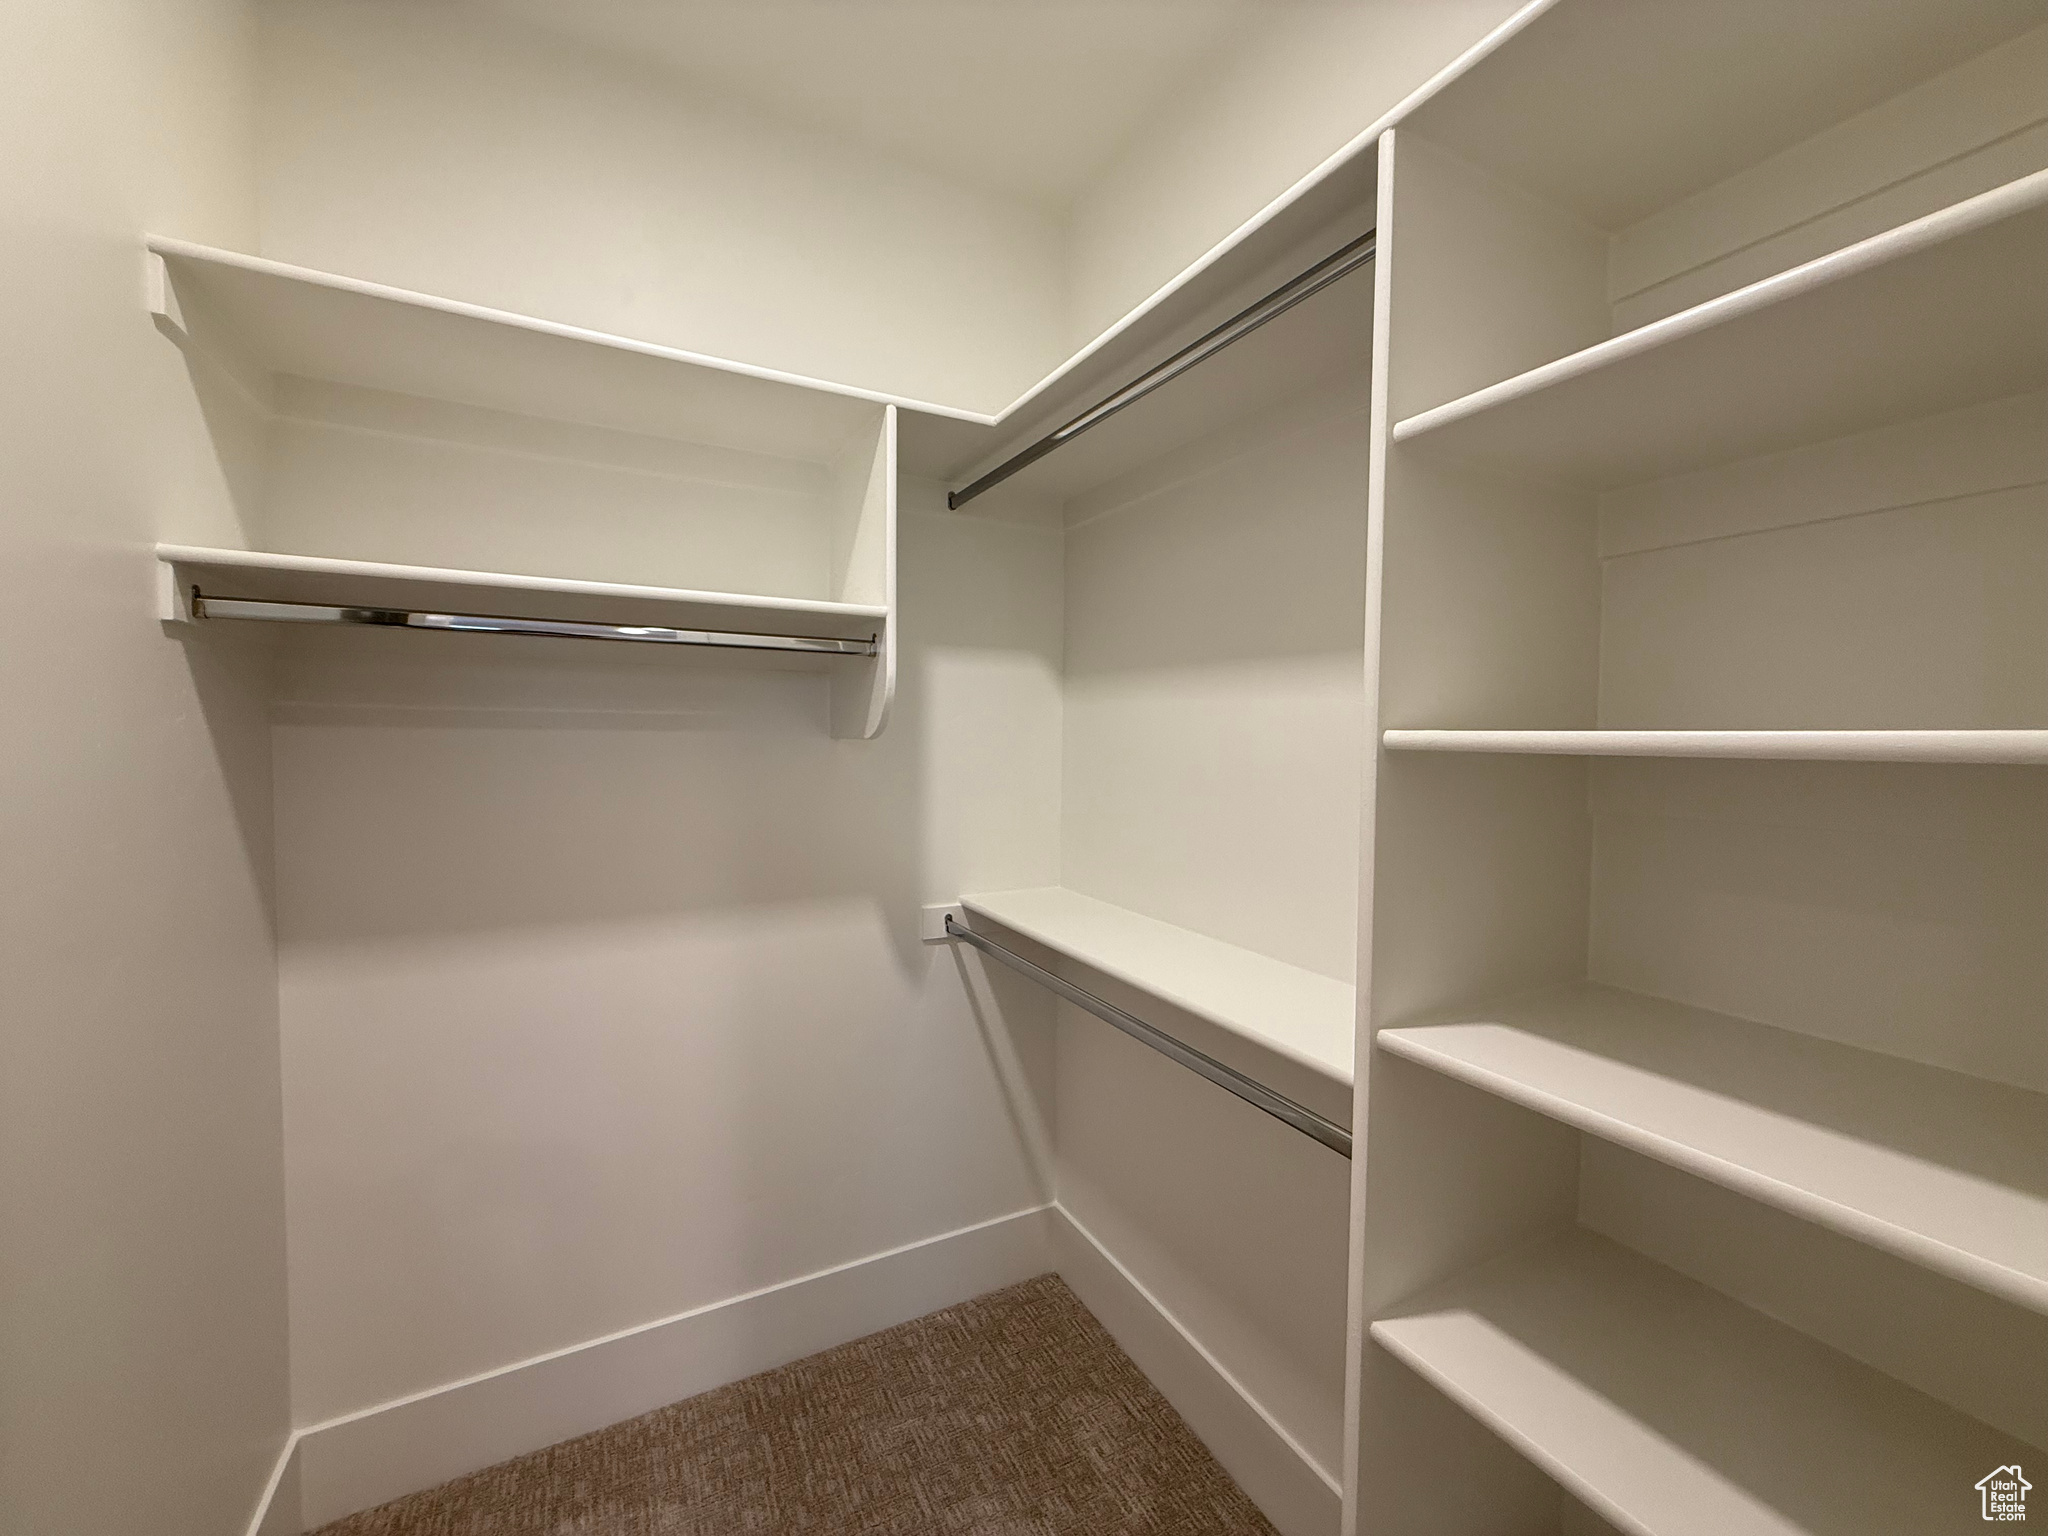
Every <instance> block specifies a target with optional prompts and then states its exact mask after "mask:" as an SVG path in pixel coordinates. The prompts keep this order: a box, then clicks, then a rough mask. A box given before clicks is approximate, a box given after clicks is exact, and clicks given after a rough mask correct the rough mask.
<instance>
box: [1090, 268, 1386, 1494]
mask: <svg viewBox="0 0 2048 1536" xmlns="http://www.w3.org/2000/svg"><path fill="white" fill-rule="evenodd" d="M1367 299H1369V295H1367V294H1363V293H1360V294H1356V295H1350V296H1347V297H1346V298H1344V299H1342V300H1338V299H1334V298H1333V300H1332V301H1331V302H1363V301H1365V300H1367ZM1361 361H1362V360H1361ZM1365 451H1366V416H1365V397H1364V393H1363V391H1362V389H1360V388H1359V387H1358V383H1357V381H1355V380H1354V381H1352V383H1350V384H1349V385H1344V384H1340V385H1337V386H1334V387H1327V388H1324V389H1319V390H1317V391H1316V392H1314V393H1313V394H1312V395H1311V396H1309V397H1307V398H1305V399H1300V400H1296V401H1292V402H1285V403H1283V404H1282V405H1280V406H1278V407H1276V408H1275V409H1273V410H1272V411H1270V412H1269V413H1267V414H1266V415H1265V416H1264V417H1263V418H1261V419H1260V420H1258V421H1256V422H1252V423H1247V424H1246V426H1245V427H1244V428H1242V429H1240V432H1239V434H1238V435H1237V437H1236V438H1235V439H1233V440H1231V441H1230V442H1229V443H1228V444H1227V445H1225V446H1221V447H1219V446H1218V445H1216V444H1204V445H1200V446H1198V447H1197V448H1195V449H1191V450H1187V451H1184V452H1183V453H1182V454H1180V455H1178V456H1176V457H1174V458H1172V459H1170V460H1169V461H1167V462H1166V463H1164V464H1161V465H1156V466H1153V467H1151V468H1150V469H1148V471H1147V472H1146V474H1145V475H1144V476H1143V477H1141V480H1140V482H1138V483H1140V484H1141V485H1142V489H1141V490H1138V491H1137V493H1136V494H1132V495H1129V496H1122V497H1119V496H1115V495H1105V496H1097V497H1091V498H1086V499H1085V502H1086V509H1085V515H1084V518H1083V520H1081V521H1077V522H1076V523H1075V524H1074V525H1073V526H1072V527H1070V528H1069V530H1068V533H1067V571H1066V583H1067V584H1066V597H1067V630H1066V667H1067V678H1066V683H1067V691H1066V707H1067V714H1066V751H1065V754H1064V770H1065V778H1064V784H1063V789H1062V801H1063V807H1062V821H1061V826H1062V854H1061V864H1062V870H1063V880H1064V883H1065V884H1066V885H1068V886H1070V887H1071V888H1073V889H1075V890H1078V891H1082V892H1084V893H1086V894H1088V895H1091V896H1095V897H1099V898H1101V899H1103V900H1106V901H1111V902H1115V903H1117V904H1119V905H1121V906H1126V907H1130V908H1132V909H1133V910H1136V911H1140V912H1144V913H1146V914H1147V915H1149V916H1152V917H1156V918H1161V919H1163V920H1165V921H1168V922H1172V923H1176V924H1179V925H1181V926H1184V927H1188V928H1192V929H1195V930H1197V931H1198V932H1202V933H1207V934H1209V935H1211V936H1212V937H1215V938H1219V939H1223V940H1225V941H1227V942H1229V943H1233V944H1240V945H1244V946H1245V947H1247V948H1250V949H1254V950H1258V951H1260V952H1262V953H1265V954H1269V955H1273V956H1276V957H1278V958H1280V959H1283V960H1287V961H1290V962H1292V963H1293V964H1296V965H1301V966H1306V967H1308V968H1310V969H1313V970H1317V971H1320V972H1322V973H1323V974H1325V975H1329V976H1334V977H1338V978H1340V979H1342V980H1345V981H1349V980H1350V979H1351V965H1352V944H1353V942H1354V928H1355V913H1356V890H1357V846H1358V835H1357V833H1358V829H1357V807H1358V795H1357V785H1358V776H1359V764H1360V754H1361V751H1362V738H1361V735H1360V724H1361V717H1362V713H1363V707H1364V705H1363V687H1364V675H1363V665H1364V663H1363V655H1364V632H1365V613H1364V593H1365V553H1364V549H1365V516H1364V494H1363V488H1364V482H1365ZM1176 467H1178V472H1176ZM1076 505H1077V504H1075V503H1070V504H1069V510H1070V512H1072V511H1074V510H1075V507H1076ZM1267 1070H1270V1068H1268V1069H1267ZM1332 1086H1333V1085H1332ZM1055 1097H1056V1105H1057V1133H1056V1136H1055V1146H1056V1147H1057V1151H1058V1195H1059V1199H1060V1202H1061V1204H1062V1205H1063V1206H1065V1207H1066V1208H1067V1209H1068V1210H1069V1211H1071V1212H1072V1213H1073V1215H1074V1217H1075V1218H1076V1219H1077V1220H1079V1221H1080V1222H1081V1223H1082V1224H1083V1225H1084V1226H1086V1227H1087V1228H1088V1230H1089V1231H1091V1232H1093V1233H1094V1234H1095V1235H1096V1237H1097V1238H1098V1239H1099V1240H1100V1241H1101V1242H1102V1243H1103V1244H1104V1245H1105V1246H1106V1247H1107V1248H1108V1249H1109V1251H1110V1252H1112V1253H1114V1254H1115V1255H1116V1256H1117V1258H1118V1259H1119V1260H1120V1261H1121V1262H1122V1263H1123V1264H1124V1265H1125V1266H1126V1267H1127V1268H1128V1269H1129V1270H1130V1271H1131V1273H1132V1274H1133V1275H1134V1276H1136V1278H1137V1280H1138V1282H1139V1283H1140V1284H1141V1285H1143V1286H1144V1287H1145V1288H1146V1289H1147V1290H1149V1291H1150V1292H1151V1293H1152V1294H1153V1295H1154V1296H1156V1297H1158V1298H1159V1301H1160V1303H1161V1304H1162V1305H1163V1306H1164V1307H1165V1308H1166V1310H1167V1311H1168V1312H1169V1313H1171V1314H1172V1315H1173V1316H1174V1317H1175V1318H1176V1319H1177V1320H1179V1321H1180V1323H1181V1324H1182V1325H1183V1326H1184V1327H1186V1328H1187V1329H1188V1330H1189V1331H1190V1332H1191V1333H1193V1335H1194V1336H1195V1337H1196V1338H1198V1339H1200V1340H1201V1341H1202V1343H1203V1344H1204V1346H1205V1347H1206V1348H1207V1349H1208V1350H1209V1351H1210V1352H1211V1353H1212V1354H1213V1355H1214V1356H1215V1357H1216V1359H1217V1360H1218V1361H1219V1362H1220V1363H1221V1365H1222V1367H1223V1368H1224V1370H1226V1371H1227V1372H1229V1373H1230V1374H1231V1375H1232V1376H1233V1377H1234V1378H1236V1380H1237V1381H1238V1382H1239V1383H1240V1384H1241V1385H1242V1386H1243V1388H1244V1390H1245V1391H1246V1392H1247V1394H1248V1395H1249V1396H1250V1397H1251V1398H1252V1399H1253V1400H1254V1401H1255V1402H1257V1403H1258V1404H1259V1405H1260V1406H1261V1407H1262V1408H1263V1409H1264V1410H1265V1411H1266V1412H1267V1413H1269V1414H1270V1415H1272V1417H1273V1418H1274V1420H1275V1421H1276V1422H1278V1424H1279V1425H1280V1427H1281V1428H1282V1429H1283V1431H1285V1432H1286V1433H1287V1434H1288V1435H1289V1436H1290V1437H1292V1439H1293V1440H1294V1441H1295V1442H1296V1444H1297V1445H1298V1446H1299V1447H1300V1448H1301V1449H1302V1451H1303V1452H1304V1454H1305V1455H1306V1457H1307V1459H1309V1460H1310V1461H1311V1462H1313V1463H1314V1464H1315V1465H1316V1466H1318V1467H1319V1468H1320V1469H1321V1470H1322V1471H1323V1472H1324V1473H1325V1474H1326V1475H1327V1476H1328V1477H1329V1478H1331V1479H1333V1480H1334V1479H1335V1477H1336V1476H1337V1474H1338V1472H1339V1470H1340V1467H1339V1446H1340V1439H1341V1427H1342V1418H1343V1392H1344V1380H1343V1353H1344V1349H1343V1341H1344V1286H1345V1251H1344V1244H1345V1233H1346V1230H1347V1224H1346V1218H1345V1207H1346V1201H1347V1198H1348V1195H1347V1191H1348V1187H1349V1177H1350V1173H1349V1164H1348V1163H1346V1162H1345V1161H1344V1160H1343V1159H1342V1158H1340V1157H1338V1156H1336V1155H1335V1154H1333V1153H1330V1152H1328V1151H1327V1150H1325V1149H1324V1148H1321V1147H1318V1146H1316V1145H1314V1144H1313V1143H1311V1142H1309V1141H1308V1140H1306V1139H1305V1138H1303V1137H1301V1136H1300V1135H1298V1134H1296V1133H1295V1132H1293V1131H1290V1130H1288V1129H1287V1128H1285V1127H1284V1126H1281V1125H1279V1124H1278V1123H1276V1122H1274V1121H1271V1120H1269V1119H1267V1118H1266V1117H1265V1116H1263V1115H1261V1114H1260V1113H1258V1112H1257V1111H1256V1110H1253V1109H1250V1108H1248V1107H1246V1106H1244V1105H1241V1104H1239V1103H1237V1102H1236V1101H1235V1100H1233V1099H1231V1098H1229V1097H1228V1096H1227V1095H1225V1094H1224V1093H1223V1092H1222V1091H1221V1090H1220V1089H1217V1088H1214V1087H1212V1086H1211V1085H1209V1084H1207V1083H1204V1082H1201V1081H1200V1080H1199V1079H1196V1078H1194V1077H1193V1076H1191V1075H1190V1074H1189V1073H1187V1072H1185V1071H1184V1070H1182V1069H1181V1068H1179V1067H1176V1066H1174V1065H1173V1064H1171V1063H1169V1062H1166V1061H1164V1060H1163V1059H1161V1058H1160V1057H1158V1056H1156V1055H1154V1054H1152V1053H1151V1052H1149V1051H1146V1050H1144V1049H1143V1048H1142V1047H1140V1046H1137V1045H1135V1044H1132V1043H1131V1042H1129V1041H1126V1040H1124V1039H1123V1038H1122V1037H1121V1036H1119V1035H1117V1034H1115V1033H1114V1032H1113V1031H1111V1030H1109V1029H1108V1028H1107V1027H1106V1026H1104V1025H1102V1024H1101V1023H1099V1022H1098V1021H1096V1020H1094V1019H1092V1018H1089V1017H1087V1016H1086V1015H1083V1014H1080V1013H1077V1012H1074V1011H1072V1010H1063V1013H1062V1018H1061V1024H1060V1041H1059V1079H1058V1091H1057V1094H1056V1096H1055ZM1336 1097H1337V1103H1336V1104H1333V1105H1325V1104H1323V1102H1322V1101H1321V1100H1316V1101H1315V1102H1316V1103H1317V1105H1318V1107H1321V1108H1324V1109H1325V1112H1331V1113H1338V1114H1341V1113H1343V1110H1342V1107H1341V1106H1342V1102H1343V1095H1342V1091H1341V1090H1338V1091H1337V1094H1336Z"/></svg>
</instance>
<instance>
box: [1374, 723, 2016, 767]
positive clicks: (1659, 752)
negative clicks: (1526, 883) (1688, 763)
mask: <svg viewBox="0 0 2048 1536" xmlns="http://www.w3.org/2000/svg"><path fill="white" fill-rule="evenodd" d="M1384 740H1385V741H1386V745H1387V749H1388V750H1389V751H1392V752H1506V753H1518V752H1519V753H1534V754H1541V755H1549V756H1554V757H1736V758H1758V759H1776V760H1785V761H1793V760H1806V761H1816V762H1852V763H2048V730H2011V731H1388V732H1386V733H1385V737H1384Z"/></svg>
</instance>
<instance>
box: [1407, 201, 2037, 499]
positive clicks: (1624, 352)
mask: <svg viewBox="0 0 2048 1536" xmlns="http://www.w3.org/2000/svg"><path fill="white" fill-rule="evenodd" d="M2044 262H2048V171H2043V172H2037V173H2035V174H2033V175H2031V176H2026V177H2022V178H2021V179H2019V180H2017V181H2013V182H2009V183H2007V184H2006V185H2005V186H2003V187H1999V188H1997V189H1995V190H1993V191H1990V192H1986V193H1983V194H1981V195H1979V196H1977V197H1972V198H1968V199H1966V200H1964V201H1963V202H1960V203H1956V204H1954V205H1953V206H1951V207H1948V208H1944V209H1942V210H1940V211H1939V212H1936V213H1933V214H1929V215H1928V216H1926V217H1925V218H1920V219H1915V220H1913V221H1912V222H1910V223H1907V224H1903V225H1900V226H1899V227H1898V228H1896V229H1891V230H1887V231H1885V232H1884V233H1883V234H1880V235H1876V236H1873V237H1871V238H1870V239H1867V240H1862V241H1859V242H1857V243H1856V244H1853V245H1850V246H1847V247H1845V248H1844V249H1842V250H1839V251H1835V252H1833V253H1831V254H1829V255H1826V256H1823V257H1820V258H1818V259H1817V260H1814V261H1810V262H1807V263H1805V264H1804V265H1801V266H1798V267H1794V268H1792V269H1791V270H1790V271H1786V272H1781V273H1779V274H1777V275H1776V276H1774V277H1770V278H1767V279H1765V280H1763V281H1761V282H1758V283H1754V284H1751V285H1750V286H1748V287H1746V288H1741V289H1737V290H1736V291H1735V292H1733V293H1729V294H1725V295H1723V296H1721V297H1719V298H1716V299H1713V300H1711V301H1709V302H1707V303H1704V304H1701V305H1698V306H1696V307H1695V308H1692V309H1688V310H1684V311H1682V312H1680V313H1678V314H1676V315H1672V316H1670V317H1668V318H1666V319H1663V320H1659V321H1657V322H1655V323H1653V324H1650V325H1646V326H1643V327H1641V328H1640V329H1638V330H1634V331H1630V332H1628V333H1626V334H1624V335H1621V336H1616V337H1614V338H1612V339H1611V340H1608V341H1604V342H1601V343H1599V344H1597V345H1595V346H1591V347H1588V348H1586V349H1585V350H1583V351H1580V352H1576V353H1573V354H1572V355H1570V356H1568V357H1564V358H1560V359H1558V360H1557V361H1555V362H1551V363H1547V364H1545V365H1543V366H1542V367H1540V368H1535V369H1531V370H1530V371H1529V372H1527V373H1524V374H1521V375H1519V376H1517V377H1515V378H1511V379H1507V380H1505V381H1503V382H1501V383H1498V384H1494V385H1491V386H1489V387H1488V388H1485V389H1481V390H1478V391H1476V392H1474V393H1472V394H1469V395H1466V396H1464V397H1463V398H1461V399H1457V400H1452V401H1450V402H1448V403H1447V404H1444V405H1440V406H1437V407H1436V408H1434V409H1432V410H1428V411H1423V412H1421V413H1420V414H1418V415H1414V416H1411V417H1409V418H1407V419H1406V420H1404V421H1402V422H1400V423H1398V424H1397V425H1396V426H1395V428H1394V440H1395V441H1396V442H1398V443H1407V444H1412V445H1414V447H1416V448H1417V449H1418V450H1421V449H1427V450H1428V451H1429V452H1430V453H1432V454H1433V455H1437V456H1442V457H1446V458H1451V459H1455V460H1461V461H1466V462H1470V463H1472V464H1474V465H1478V466H1483V467H1486V468H1488V469H1491V470H1494V471H1505V472H1509V473H1516V474H1524V475H1528V476H1532V477H1534V478H1537V479H1541V480H1547V481H1553V482H1557V483H1564V484H1575V485H1580V486H1585V487H1589V488H1599V489H1608V488H1613V487H1616V486H1621V485H1629V484H1634V483H1636V482H1640V481H1645V480H1652V479H1657V478H1660V477H1662V476H1665V475H1671V474H1676V473H1679V472H1680V471H1683V470H1687V469H1692V468H1696V467H1699V466H1701V465H1705V464H1711V463H1722V462H1727V461H1730V460H1735V459H1742V458H1749V457H1754V456H1757V455H1761V454H1766V453H1771V452H1775V451H1777V450H1779V449H1783V448H1788V447H1791V446H1793V445H1795V444H1799V443H1808V442H1818V441H1822V440H1826V439H1830V438H1835V437H1841V436H1845V435H1847V434H1849V433H1852V432H1856V431H1859V430H1862V429H1865V428H1869V427H1875V426H1880V425H1884V424H1886V423H1889V422H1894V421H1903V420H1906V419H1908V418H1911V417H1916V416H1925V415H1931V414H1933V413H1935V412H1938V411H1943V410H1947V409H1951V408H1955V407H1960V406H1965V405H1969V404H1971V403H1973V402H1976V401H1980V400H1990V399H1993V398H1996V397H1999V396H2002V395H2010V394H2018V393H2021V392H2023V391H2025V390H2029V389H2035V388H2039V387H2040V386H2041V384H2042V383H2043V382H2048V283H2043V282H2042V281H2041V272H2042V269H2043V264H2044Z"/></svg>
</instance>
